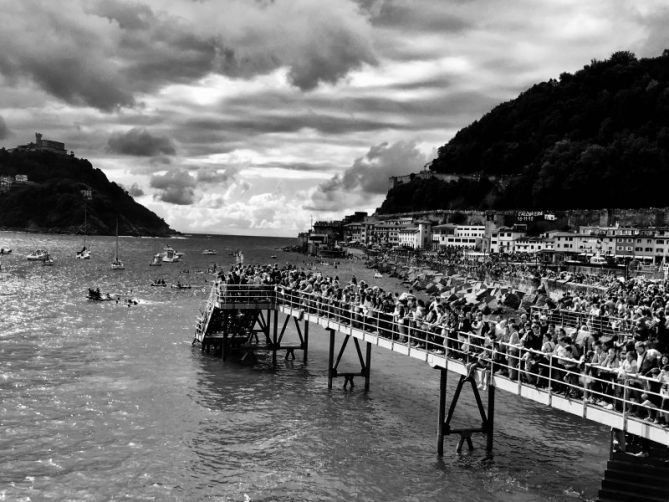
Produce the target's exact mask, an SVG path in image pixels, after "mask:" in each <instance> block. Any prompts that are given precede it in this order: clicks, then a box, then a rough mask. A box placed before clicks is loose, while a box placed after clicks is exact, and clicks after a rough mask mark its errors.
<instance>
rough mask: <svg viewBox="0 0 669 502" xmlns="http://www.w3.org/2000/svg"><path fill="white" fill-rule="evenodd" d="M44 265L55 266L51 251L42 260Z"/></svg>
mask: <svg viewBox="0 0 669 502" xmlns="http://www.w3.org/2000/svg"><path fill="white" fill-rule="evenodd" d="M42 266H43V267H44V266H46V267H51V266H53V258H51V255H49V253H47V254H46V256H45V257H44V259H43V260H42Z"/></svg>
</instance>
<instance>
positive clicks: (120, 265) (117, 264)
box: [111, 218, 125, 270]
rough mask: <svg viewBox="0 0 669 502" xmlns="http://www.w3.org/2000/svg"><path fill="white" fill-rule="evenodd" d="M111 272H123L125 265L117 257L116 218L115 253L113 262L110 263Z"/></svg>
mask: <svg viewBox="0 0 669 502" xmlns="http://www.w3.org/2000/svg"><path fill="white" fill-rule="evenodd" d="M111 269H112V270H125V265H123V262H122V261H121V260H120V259H119V257H118V218H116V252H115V254H114V260H113V261H112V262H111Z"/></svg>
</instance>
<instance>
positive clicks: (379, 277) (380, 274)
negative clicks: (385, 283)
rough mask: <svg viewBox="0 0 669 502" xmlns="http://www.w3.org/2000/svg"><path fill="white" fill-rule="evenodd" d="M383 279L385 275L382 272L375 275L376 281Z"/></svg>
mask: <svg viewBox="0 0 669 502" xmlns="http://www.w3.org/2000/svg"><path fill="white" fill-rule="evenodd" d="M382 277H383V274H382V273H381V272H377V273H376V274H374V279H381V278H382Z"/></svg>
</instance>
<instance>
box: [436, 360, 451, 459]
mask: <svg viewBox="0 0 669 502" xmlns="http://www.w3.org/2000/svg"><path fill="white" fill-rule="evenodd" d="M447 382H448V370H447V369H446V368H442V369H441V370H440V371H439V410H438V412H437V413H438V418H437V420H438V422H437V454H438V455H439V456H440V457H441V456H443V454H444V425H445V424H444V420H445V418H446V383H447Z"/></svg>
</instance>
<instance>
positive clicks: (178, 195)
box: [149, 169, 196, 206]
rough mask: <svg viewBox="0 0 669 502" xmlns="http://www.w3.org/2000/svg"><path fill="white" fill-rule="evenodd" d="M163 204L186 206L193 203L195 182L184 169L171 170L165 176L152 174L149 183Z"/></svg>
mask: <svg viewBox="0 0 669 502" xmlns="http://www.w3.org/2000/svg"><path fill="white" fill-rule="evenodd" d="M149 184H150V186H151V187H152V188H156V189H157V190H158V193H157V194H156V195H155V196H154V197H155V198H157V199H159V200H162V201H163V202H169V203H171V204H177V205H180V206H186V205H190V204H193V203H194V202H195V186H196V180H195V178H193V176H191V175H190V174H189V173H188V171H186V170H184V169H171V170H169V171H167V172H166V173H165V174H154V175H153V176H151V181H150V182H149Z"/></svg>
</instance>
